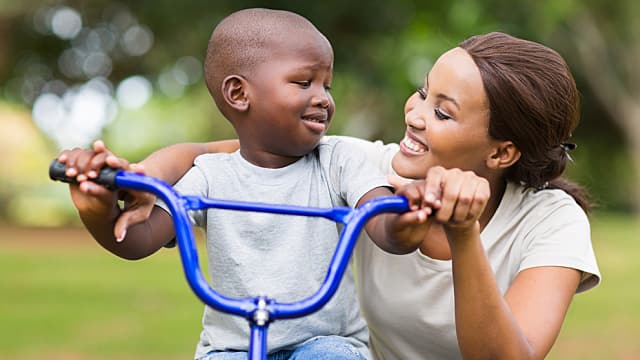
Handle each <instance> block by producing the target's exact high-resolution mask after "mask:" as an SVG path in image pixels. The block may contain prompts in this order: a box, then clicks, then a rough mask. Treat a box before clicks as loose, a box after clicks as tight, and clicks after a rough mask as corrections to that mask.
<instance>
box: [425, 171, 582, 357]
mask: <svg viewBox="0 0 640 360" xmlns="http://www.w3.org/2000/svg"><path fill="white" fill-rule="evenodd" d="M425 183H426V185H425V187H424V190H423V191H424V194H425V195H424V197H425V203H426V204H427V205H430V206H432V207H433V208H434V209H436V212H435V213H434V215H433V217H434V221H435V223H436V224H439V225H440V226H442V229H443V230H444V234H445V235H446V239H447V243H448V244H449V249H450V251H451V253H450V254H451V261H452V271H453V289H454V299H455V304H454V305H455V323H456V333H457V337H458V345H459V347H460V351H461V353H462V356H463V358H465V359H544V357H545V356H546V355H547V353H548V352H549V351H550V349H551V347H552V345H553V343H554V342H555V340H556V338H557V336H558V333H559V331H560V327H561V325H562V322H563V321H564V316H565V314H566V312H567V309H568V307H569V304H570V302H571V300H572V298H573V294H574V293H575V291H576V289H577V287H578V284H579V282H580V272H579V271H578V270H575V269H571V268H564V267H551V266H545V267H534V268H530V269H527V270H524V271H522V272H520V274H519V275H518V276H517V277H516V279H515V280H514V282H513V283H512V284H511V286H510V288H509V289H508V291H507V292H506V294H505V295H504V296H503V295H502V293H501V290H500V288H499V286H498V284H497V281H496V277H495V274H494V271H493V269H492V267H491V264H490V261H489V259H488V257H487V253H486V252H485V249H484V247H483V245H482V242H481V240H480V222H479V219H480V215H482V213H483V212H484V210H485V208H486V205H487V203H488V201H489V199H490V191H489V184H488V182H487V181H486V180H485V179H483V178H480V177H478V176H476V175H475V174H473V173H472V172H464V171H461V170H457V169H443V168H441V167H434V168H432V169H430V170H429V173H428V174H427V178H426V180H425ZM437 200H439V202H438V201H437ZM427 241H428V240H427Z"/></svg>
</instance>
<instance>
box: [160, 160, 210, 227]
mask: <svg viewBox="0 0 640 360" xmlns="http://www.w3.org/2000/svg"><path fill="white" fill-rule="evenodd" d="M173 188H174V189H175V190H176V191H177V192H178V193H179V194H181V195H193V196H205V197H206V196H208V195H207V194H208V182H207V179H206V177H205V175H204V173H203V171H202V169H201V167H200V161H199V159H196V161H195V166H193V167H192V168H191V169H189V171H187V173H186V174H184V176H183V177H182V178H180V180H178V182H177V183H176V184H175V185H174V186H173ZM156 206H159V207H161V208H162V209H164V210H165V211H166V212H168V213H169V214H170V213H171V212H170V211H169V207H168V206H167V204H165V203H164V201H162V200H160V199H158V200H156ZM205 214H206V212H205V211H204V210H196V211H189V218H190V219H191V222H192V224H193V225H196V226H200V227H203V226H204V221H205Z"/></svg>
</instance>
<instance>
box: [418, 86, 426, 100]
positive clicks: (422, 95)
mask: <svg viewBox="0 0 640 360" xmlns="http://www.w3.org/2000/svg"><path fill="white" fill-rule="evenodd" d="M416 92H417V93H418V94H419V95H420V98H422V100H426V99H427V90H426V89H425V88H423V87H421V88H418V90H416Z"/></svg>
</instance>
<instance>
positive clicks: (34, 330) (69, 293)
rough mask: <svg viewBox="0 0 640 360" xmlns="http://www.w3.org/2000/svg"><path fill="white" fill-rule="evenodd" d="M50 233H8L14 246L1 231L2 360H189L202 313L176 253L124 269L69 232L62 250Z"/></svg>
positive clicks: (123, 264) (77, 233)
mask: <svg viewBox="0 0 640 360" xmlns="http://www.w3.org/2000/svg"><path fill="white" fill-rule="evenodd" d="M51 231H52V232H53V233H54V235H53V236H52V237H53V238H54V239H53V240H52V241H47V240H46V238H47V235H48V234H47V233H46V232H42V231H35V232H34V231H24V232H20V231H7V232H8V233H9V234H10V236H11V235H13V236H14V237H15V238H12V239H6V238H5V232H4V231H3V236H2V239H1V240H0V272H1V273H2V274H3V276H2V277H1V278H0V296H1V297H0V319H1V320H0V334H2V336H0V359H13V360H27V359H41V358H46V359H54V360H63V359H64V360H85V359H122V360H124V359H166V360H174V359H175V360H177V359H189V358H192V356H193V352H194V350H195V344H196V341H197V339H198V337H199V334H200V328H201V323H200V320H201V316H202V309H203V305H202V304H201V303H200V301H199V300H198V299H197V298H196V297H195V296H194V295H192V293H191V291H190V289H189V287H188V285H187V283H186V282H185V281H184V276H183V274H182V268H181V267H180V262H179V257H178V253H177V250H167V249H163V250H161V251H160V252H159V253H158V254H156V255H154V256H152V257H150V258H147V259H144V260H140V261H126V260H122V259H119V258H117V257H115V256H113V255H110V254H109V253H107V252H106V251H105V250H103V249H102V248H100V247H98V245H96V244H95V242H93V240H91V239H90V238H89V235H88V234H87V233H86V232H84V231H66V234H68V235H69V238H67V239H65V240H63V241H61V243H62V245H61V246H56V244H55V243H54V242H55V240H56V239H55V238H59V237H60V234H57V233H56V230H55V229H51ZM30 237H31V238H30ZM36 237H40V238H36ZM74 244H75V245H74Z"/></svg>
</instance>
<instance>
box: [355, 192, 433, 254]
mask: <svg viewBox="0 0 640 360" xmlns="http://www.w3.org/2000/svg"><path fill="white" fill-rule="evenodd" d="M391 195H393V193H392V192H391V190H390V189H389V188H387V187H377V188H374V189H372V190H370V191H369V192H367V193H366V194H364V195H363V196H362V198H361V199H360V200H359V201H358V204H357V206H361V205H362V204H364V203H366V202H367V201H369V200H372V199H374V198H377V197H381V196H391ZM403 195H404V196H406V197H407V199H408V200H409V204H410V207H411V210H410V211H408V212H406V213H404V214H391V213H386V214H381V215H377V216H374V217H373V218H371V219H370V220H369V221H368V222H367V224H366V225H365V229H366V231H367V233H368V234H369V237H370V238H371V240H373V242H375V243H376V245H378V247H379V248H381V249H382V250H384V251H386V252H389V253H392V254H408V253H411V252H413V251H415V250H416V249H417V248H418V247H419V246H420V244H421V243H422V241H423V240H424V238H425V236H426V235H427V230H428V228H429V226H430V225H431V219H430V217H429V215H430V214H431V209H430V208H426V207H423V208H421V203H422V199H421V197H420V194H419V193H417V192H408V193H407V194H403Z"/></svg>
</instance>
